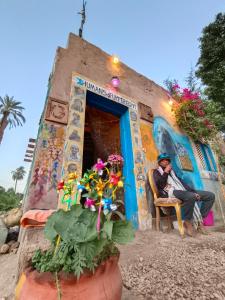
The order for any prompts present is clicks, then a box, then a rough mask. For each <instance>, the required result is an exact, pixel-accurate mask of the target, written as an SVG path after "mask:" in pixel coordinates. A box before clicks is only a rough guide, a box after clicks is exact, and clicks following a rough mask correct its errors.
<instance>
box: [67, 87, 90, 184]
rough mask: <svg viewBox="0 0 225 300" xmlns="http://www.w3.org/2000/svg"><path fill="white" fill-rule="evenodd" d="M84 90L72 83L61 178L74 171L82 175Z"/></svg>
mask: <svg viewBox="0 0 225 300" xmlns="http://www.w3.org/2000/svg"><path fill="white" fill-rule="evenodd" d="M85 107H86V90H85V89H83V88H81V87H80V86H77V85H75V84H72V87H71V100H70V104H69V116H68V125H67V128H66V138H65V147H64V156H63V166H62V172H61V178H63V177H64V176H66V175H67V174H69V173H71V172H74V171H76V173H77V174H78V176H79V177H81V176H82V159H83V140H84V125H85Z"/></svg>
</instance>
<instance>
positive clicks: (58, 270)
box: [16, 159, 134, 300]
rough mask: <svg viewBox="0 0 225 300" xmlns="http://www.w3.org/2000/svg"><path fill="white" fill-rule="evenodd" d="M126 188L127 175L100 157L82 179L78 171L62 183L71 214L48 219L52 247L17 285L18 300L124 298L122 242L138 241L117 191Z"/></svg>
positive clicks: (61, 211) (35, 258)
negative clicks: (122, 208) (124, 186)
mask: <svg viewBox="0 0 225 300" xmlns="http://www.w3.org/2000/svg"><path fill="white" fill-rule="evenodd" d="M123 184H124V183H123V178H122V177H121V173H119V174H118V173H114V172H113V170H112V165H111V164H110V163H108V162H107V163H104V162H103V161H102V160H100V159H99V160H98V161H97V163H96V164H95V165H94V167H93V168H92V169H91V170H88V171H87V172H86V173H85V174H84V176H83V177H82V178H81V179H78V178H77V175H76V174H75V173H72V174H69V176H68V178H67V180H66V181H63V182H60V183H59V185H58V190H60V191H61V193H62V198H61V201H62V203H63V204H64V205H65V204H66V210H65V209H59V210H58V211H57V212H55V213H53V214H52V215H51V216H50V217H49V218H48V221H47V223H46V226H45V230H44V231H45V236H46V238H47V239H49V240H50V242H51V247H50V248H49V249H48V250H47V251H41V250H37V251H36V253H35V254H34V256H33V258H32V264H31V268H30V269H28V270H26V272H24V273H23V275H22V276H21V278H20V281H19V283H18V285H17V290H16V299H17V300H20V299H22V300H30V299H32V300H35V299H39V300H42V299H45V298H48V300H51V299H52V300H53V299H54V300H55V299H62V300H64V299H65V300H66V299H70V300H72V299H89V300H92V299H93V300H95V299H96V300H101V299H102V300H103V299H110V300H113V299H115V300H119V299H121V293H122V279H121V274H120V270H119V267H118V259H119V250H118V248H117V247H116V244H117V243H118V244H125V243H128V242H131V241H132V240H133V238H134V230H133V227H132V224H131V223H130V222H128V221H126V220H125V217H124V216H123V215H122V214H121V212H120V211H118V208H119V206H120V203H121V202H120V200H119V199H116V191H117V190H118V189H122V188H123ZM80 196H81V197H80ZM79 198H81V201H79ZM115 216H117V218H115ZM118 216H119V218H120V219H119V220H118ZM35 295H37V296H36V298H35Z"/></svg>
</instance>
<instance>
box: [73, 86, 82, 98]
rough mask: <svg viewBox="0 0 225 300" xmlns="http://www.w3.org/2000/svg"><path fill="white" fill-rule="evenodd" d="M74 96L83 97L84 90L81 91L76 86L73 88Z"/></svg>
mask: <svg viewBox="0 0 225 300" xmlns="http://www.w3.org/2000/svg"><path fill="white" fill-rule="evenodd" d="M74 95H77V96H81V95H84V90H82V89H81V88H80V87H78V86H75V87H74Z"/></svg>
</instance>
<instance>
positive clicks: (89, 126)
mask: <svg viewBox="0 0 225 300" xmlns="http://www.w3.org/2000/svg"><path fill="white" fill-rule="evenodd" d="M112 153H117V154H120V153H121V147H120V118H119V117H118V116H115V115H113V114H111V113H109V112H104V111H102V110H100V109H98V108H95V107H94V106H90V105H88V104H87V105H86V111H85V128H84V148H83V172H82V173H84V172H85V171H86V170H87V169H91V167H92V166H93V165H94V164H95V163H96V161H97V159H98V158H101V159H102V160H103V161H107V158H108V157H109V155H110V154H112Z"/></svg>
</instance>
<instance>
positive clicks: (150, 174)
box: [148, 169, 159, 201]
mask: <svg viewBox="0 0 225 300" xmlns="http://www.w3.org/2000/svg"><path fill="white" fill-rule="evenodd" d="M154 170H155V169H150V170H149V171H148V180H149V184H150V186H151V189H152V192H153V196H154V201H155V200H156V199H157V198H158V195H159V192H158V189H157V186H156V184H155V180H154V177H153V172H154Z"/></svg>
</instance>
